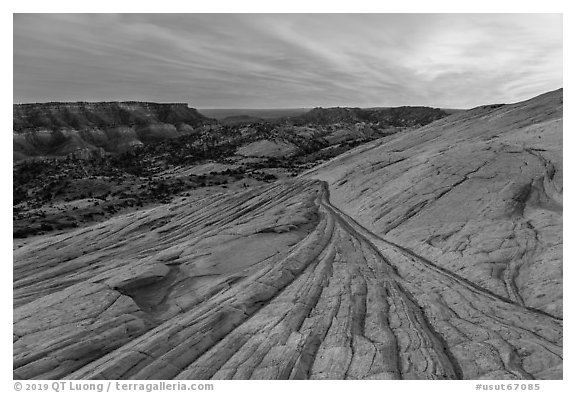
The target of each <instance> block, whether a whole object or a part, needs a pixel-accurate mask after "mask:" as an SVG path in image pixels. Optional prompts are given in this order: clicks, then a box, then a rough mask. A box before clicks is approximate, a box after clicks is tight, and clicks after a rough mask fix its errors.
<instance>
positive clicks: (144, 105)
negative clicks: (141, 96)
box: [13, 101, 216, 160]
mask: <svg viewBox="0 0 576 393" xmlns="http://www.w3.org/2000/svg"><path fill="white" fill-rule="evenodd" d="M13 111H14V112H13V129H14V134H13V143H14V153H15V155H14V157H15V159H16V160H21V159H26V158H29V157H37V156H62V155H68V154H71V153H76V152H77V151H78V150H89V151H92V150H98V149H100V148H102V149H104V150H105V151H106V152H111V153H115V152H121V151H125V150H127V149H129V148H131V147H132V146H136V145H141V144H146V143H150V142H155V141H160V140H163V139H167V138H174V137H177V136H179V135H182V134H186V133H190V132H194V131H195V129H198V127H202V126H203V125H205V124H214V123H216V120H214V119H210V118H207V117H205V116H203V115H201V114H200V113H198V111H197V110H196V109H194V108H190V107H188V105H187V104H185V103H166V104H164V103H162V104H160V103H154V102H137V101H125V102H47V103H38V104H14V107H13Z"/></svg>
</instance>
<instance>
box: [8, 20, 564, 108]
mask: <svg viewBox="0 0 576 393" xmlns="http://www.w3.org/2000/svg"><path fill="white" fill-rule="evenodd" d="M561 86H562V17H561V15H550V14H546V15H537V14H519V15H514V14H506V15H494V14H487V15H483V14H473V15H472V14H470V15H469V14H463V15H458V14H448V15H442V14H257V15H251V14H145V15H132V14H119V15H111V14H89V15H87V14H16V15H15V16H14V102H39V101H77V100H89V101H100V100H127V99H131V100H132V99H133V100H146V101H158V102H174V101H178V102H188V103H190V104H191V105H192V106H195V107H198V108H211V107H214V108H217V107H220V108H230V107H244V108H272V107H276V108H278V107H313V106H336V105H340V106H390V105H392V106H396V105H432V106H444V107H459V108H466V107H472V106H475V105H480V104H485V103H490V102H513V101H519V100H522V99H527V98H530V97H531V96H534V95H537V94H539V93H542V92H545V91H548V90H552V89H556V88H559V87H561Z"/></svg>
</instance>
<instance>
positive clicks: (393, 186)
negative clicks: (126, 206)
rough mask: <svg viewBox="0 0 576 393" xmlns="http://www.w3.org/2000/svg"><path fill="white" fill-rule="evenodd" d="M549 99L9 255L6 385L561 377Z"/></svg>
mask: <svg viewBox="0 0 576 393" xmlns="http://www.w3.org/2000/svg"><path fill="white" fill-rule="evenodd" d="M561 140H562V93H561V91H558V92H552V93H549V94H547V95H544V96H541V97H537V98H535V99H533V100H530V101H527V102H524V103H519V104H515V105H507V106H500V107H483V108H477V109H474V110H471V111H468V112H462V113H459V114H456V115H453V116H450V117H448V118H445V119H443V120H440V121H438V122H435V123H432V124H431V125H429V126H426V127H424V128H421V129H417V130H413V131H409V132H405V133H402V134H397V135H393V136H390V137H387V138H383V139H380V140H378V141H375V142H373V143H371V144H369V145H365V146H361V147H358V148H356V149H354V150H351V151H350V152H348V153H346V154H344V155H343V156H340V157H338V158H336V159H334V160H332V161H329V162H327V163H326V164H324V165H322V166H320V167H317V168H315V169H313V170H311V171H309V172H308V173H306V174H304V175H302V176H300V177H298V178H295V179H293V180H290V181H285V182H278V183H275V184H272V185H269V186H263V187H260V188H258V189H252V190H247V191H245V192H242V193H239V194H237V195H229V194H224V193H221V194H216V195H213V196H211V197H209V198H204V199H188V200H180V201H178V202H173V203H171V204H167V205H163V206H160V207H156V208H153V209H149V210H145V211H138V212H133V213H129V214H125V215H121V216H117V217H114V218H112V219H110V220H108V221H106V222H104V223H100V224H97V225H94V226H91V227H88V228H83V229H77V230H74V231H72V232H68V233H66V234H61V235H52V236H39V237H37V238H36V239H35V240H32V241H30V242H28V243H27V244H25V245H24V246H22V247H20V248H15V250H14V278H15V282H14V307H15V309H14V376H15V378H23V379H29V378H36V379H50V378H69V379H80V378H82V379H87V378H90V379H98V378H104V379H211V378H213V379H231V378H232V379H287V378H290V379H460V378H464V379H558V378H562V335H563V332H562V326H563V322H562V302H561V293H562V292H561V286H562V281H561V272H562V270H561V266H562V263H561V257H562V248H561V241H562V232H561V225H562V159H561V146H562V144H561Z"/></svg>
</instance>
